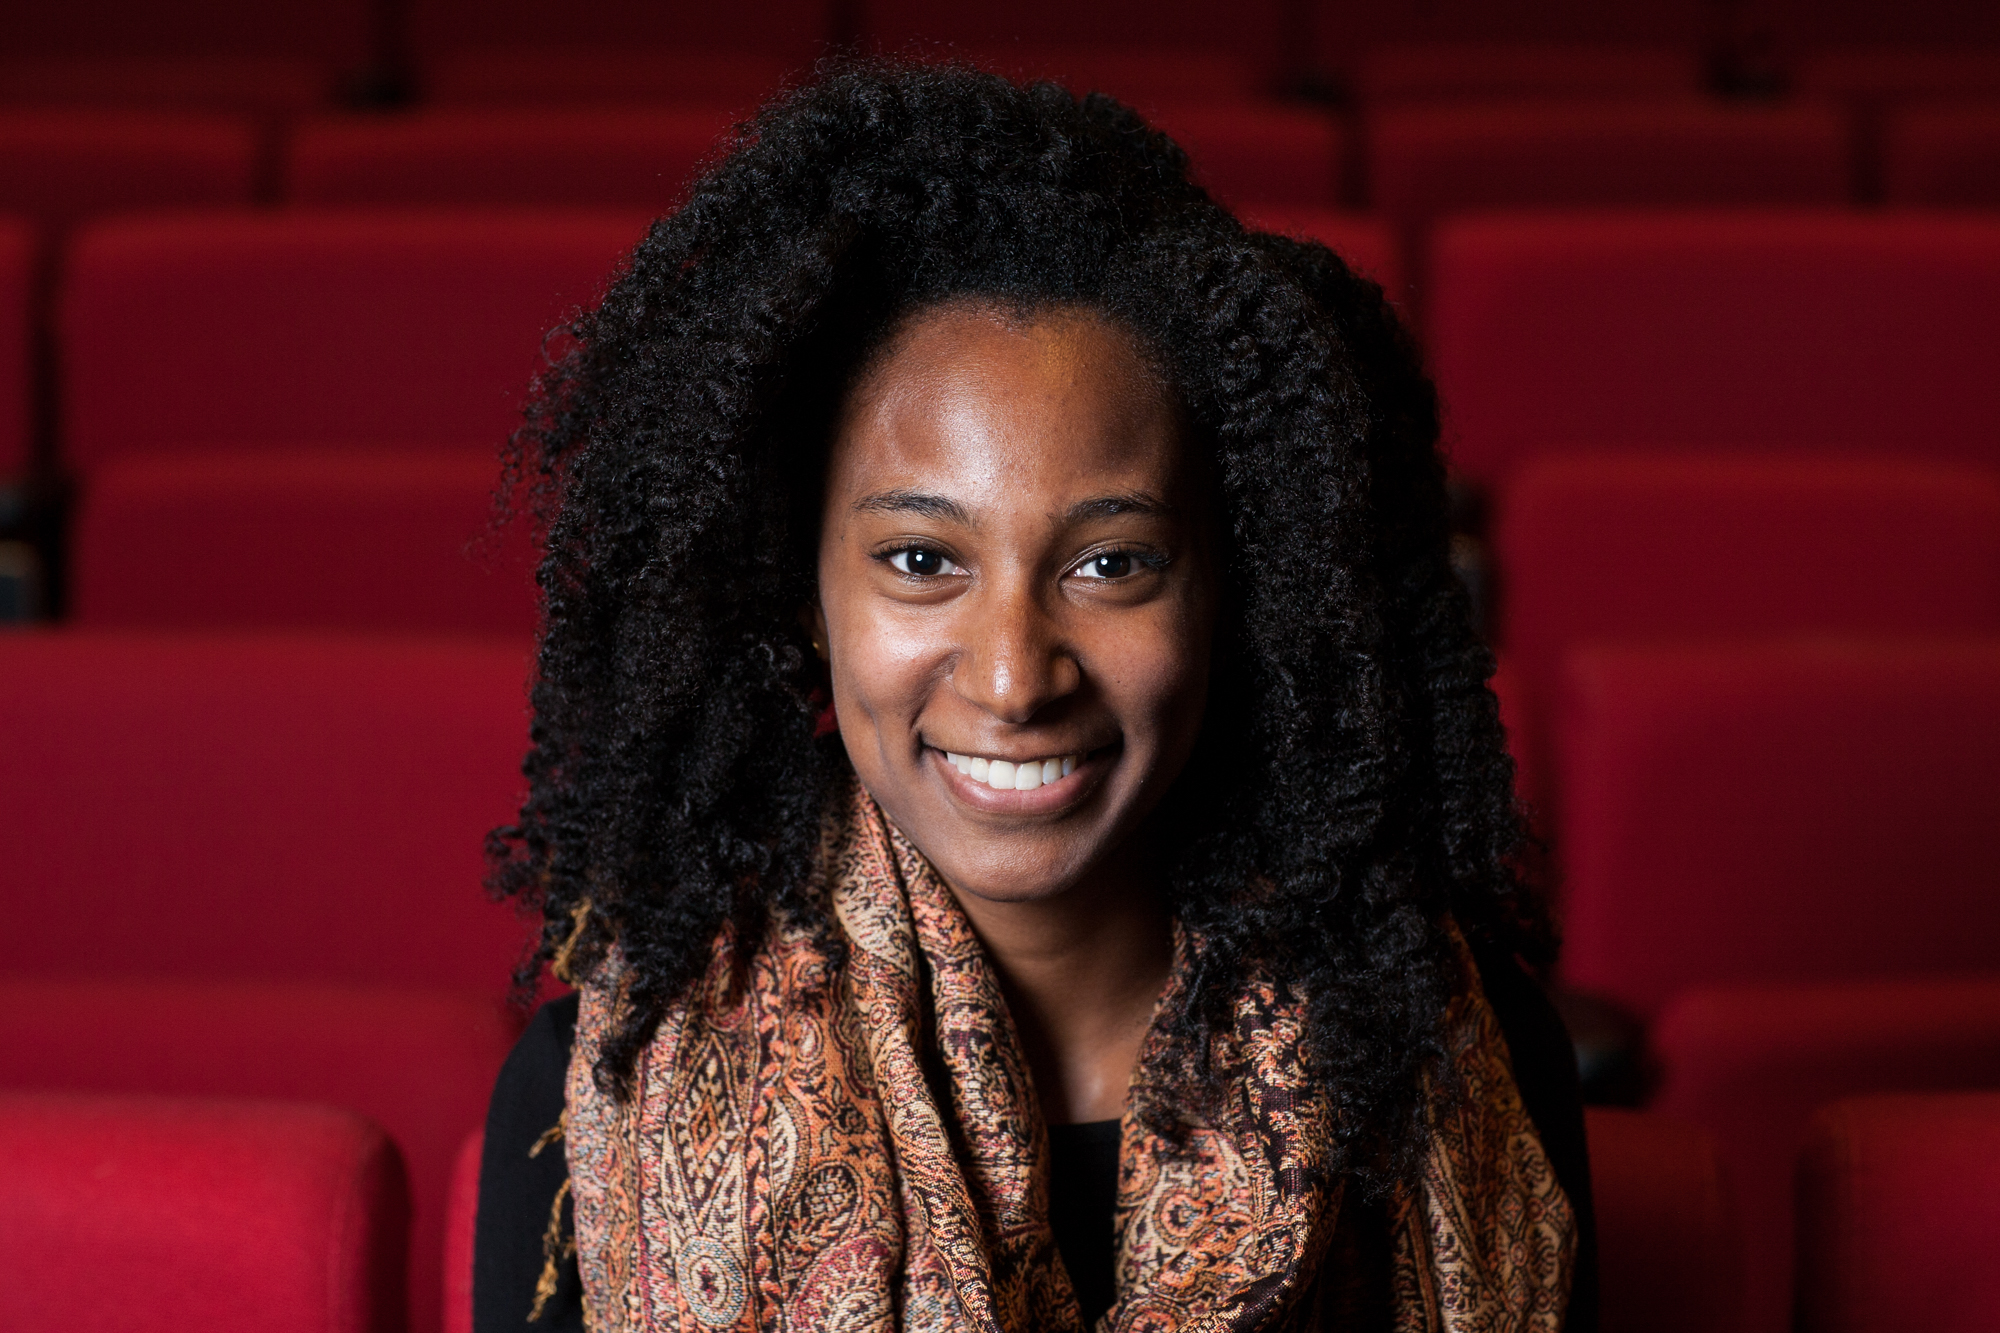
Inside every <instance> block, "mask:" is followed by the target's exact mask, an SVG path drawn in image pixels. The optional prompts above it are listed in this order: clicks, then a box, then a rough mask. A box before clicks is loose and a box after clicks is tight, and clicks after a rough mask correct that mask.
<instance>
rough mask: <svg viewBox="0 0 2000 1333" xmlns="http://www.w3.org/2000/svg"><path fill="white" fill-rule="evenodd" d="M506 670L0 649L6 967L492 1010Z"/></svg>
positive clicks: (346, 659) (512, 949) (453, 658)
mask: <svg viewBox="0 0 2000 1333" xmlns="http://www.w3.org/2000/svg"><path fill="white" fill-rule="evenodd" d="M527 658H528V654H527V652H526V650H525V648H524V647H516V646H491V645H488V644H485V643H476V642H456V643H455V642H450V641H437V642H424V641H412V640H380V641H375V640H368V639H362V638H332V637H326V638H321V637H314V636H306V635H301V636H296V637H287V636H265V637H258V638H251V637H247V636H237V637H229V636H216V637H199V636H168V635H145V634H115V633H101V634H100V633H86V632H80V631H79V632H74V633H71V632H39V633H24V634H16V635H11V636H6V637H4V638H0V680H4V681H5V682H6V688H5V689H4V690H0V735H4V736H6V737H7V746H8V758H7V762H6V763H5V764H4V765H0V843H4V844H5V845H6V846H8V847H10V848H11V849H12V850H11V851H10V853H9V862H8V871H7V874H6V875H5V876H4V877H0V912H4V913H5V916H6V919H7V921H8V939H9V941H10V944H11V946H12V950H11V956H12V957H13V958H14V959H15V960H16V962H15V966H28V967H32V968H34V969H36V970H42V971H68V972H76V971H90V972H93V973H105V974H125V975H153V976H170V977H172V976H178V977H217V976H234V977H243V978H254V979H265V980H298V979H302V978H316V979H325V980H337V981H356V982H382V983H392V984H419V985H440V986H464V987H470V988H474V989H478V990H482V991H485V992H486V993H488V994H498V993H499V992H500V991H502V990H504V989H505V987H506V985H507V978H508V975H509V972H510V970H511V968H512V966H513V964H514V962H515V960H516V959H517V958H518V957H519V956H520V952H521V950H522V948H523V946H524V944H525V942H526V938H527V928H526V927H525V926H524V924H523V923H521V922H520V921H518V920H517V919H516V918H515V915H514V913H513V911H512V909H511V908H509V907H506V906H502V905H499V904H495V903H491V902H488V901H487V900H486V898H485V897H484V895H483V894H482V892H481V889H480V882H481V879H482V877H483V875H484V873H485V870H484V858H483V854H482V843H483V840H484V838H485V835H486V833H487V831H488V830H489V829H492V828H494V827H495V826H497V825H500V824H503V823H506V822H507V821H509V820H510V819H511V818H512V817H513V815H514V813H515V812H516V810H517V809H518V806H519V800H520V797H521V795H522V794H523V791H522V781H521V777H520V763H521V755H522V752H523V750H524V749H525V742H526V730H527V728H526V711H527V710H526V702H525V698H524V693H523V683H524V681H525V679H526V677H527V672H528V666H529V663H528V660H527ZM455 1128H456V1127H455Z"/></svg>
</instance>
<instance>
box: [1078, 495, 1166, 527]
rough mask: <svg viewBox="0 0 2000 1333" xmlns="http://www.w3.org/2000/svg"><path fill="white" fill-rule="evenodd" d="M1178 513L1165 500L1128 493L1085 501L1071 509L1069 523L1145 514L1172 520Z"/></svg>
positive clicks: (1102, 496) (1153, 496)
mask: <svg viewBox="0 0 2000 1333" xmlns="http://www.w3.org/2000/svg"><path fill="white" fill-rule="evenodd" d="M1176 512H1177V511H1176V510H1175V509H1174V507H1173V506H1172V505H1170V504H1168V503H1167V502H1166V501H1165V500H1162V499H1160V498H1159V497H1158V496H1156V495H1148V494H1147V493H1146V492H1144V491H1128V492H1126V493H1125V494H1123V495H1100V496H1098V497H1097V498H1096V499H1094V500H1084V501H1081V502H1079V503H1077V504H1073V505H1071V506H1070V509H1069V521H1070V522H1072V523H1087V522H1089V521H1090V520H1092V519H1097V518H1116V517H1118V516H1119V515H1120V514H1144V515H1146V516H1148V517H1151V518H1172V517H1173V516H1174V515H1175V513H1176Z"/></svg>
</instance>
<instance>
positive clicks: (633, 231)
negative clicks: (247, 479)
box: [61, 211, 642, 469]
mask: <svg viewBox="0 0 2000 1333" xmlns="http://www.w3.org/2000/svg"><path fill="white" fill-rule="evenodd" d="M641 233H642V224H641V222H640V220H639V218H638V217H637V215H627V214H589V213H571V214H555V213H549V214H513V215H508V214H473V213H442V212H440V213H424V214H414V213H413V214H373V215H370V214H338V213H313V212H304V211H301V212H293V213H286V214H280V215H276V216H243V217H217V216H209V217H187V218H172V219H154V220H133V221H128V222H117V223H105V224H103V225H101V226H99V227H96V228H93V229H91V230H90V231H89V232H88V233H86V234H85V235H83V236H81V237H79V238H78V240H77V242H76V244H75V247H74V250H73V253H72V255H71V258H70V265H69V277H68V282H67V290H66V292H65V294H64V299H63V306H62V311H61V319H62V336H63V344H64V348H65V356H64V365H63V369H64V381H63V389H64V403H65V406H66V411H65V426H66V439H65V446H66V448H67V450H68V454H69V459H70V461H71V462H72V463H74V464H76V465H78V466H80V467H82V468H84V469H88V468H90V467H92V466H94V465H96V464H97V463H99V462H101V461H102V460H104V459H106V458H109V457H112V456H113V455H117V454H125V453H139V452H157V451H161V450H189V449H235V448H258V449H262V448H268V447H270V446H272V445H274V444H292V445H320V446H332V447H345V446H349V445H365V446H373V447H378V448H379V447H382V446H401V445H406V444H409V443H411V442H413V441H417V442H422V443H425V444H437V445H451V444H466V445H472V446H477V447H480V448H488V449H490V448H494V447H495V446H497V445H498V443H499V442H500V441H501V440H503V439H505V438H506V436H507V434H508V432H509V431H511V430H512V429H513V428H514V427H515V426H516V425H518V424H519V422H520V416H519V410H520V404H521V403H522V401H523V400H524V399H525V397H526V394H527V388H528V382H529V378H530V376H532V375H533V373H534V372H535V370H536V369H537V368H538V366H539V365H540V364H541V362H540V348H541V346H542V339H543V337H544V335H545V332H546V331H547V330H548V329H550V328H552V327H554V326H555V325H556V324H557V323H558V322H559V321H561V320H562V319H563V318H564V316H565V314H566V312H568V311H570V310H571V309H573V308H575V307H577V306H579V305H582V304H585V303H588V302H591V301H593V300H594V299H595V298H596V296H597V294H598V293H599V292H600V291H601V290H602V288H603V285H604V283H605V281H606V279H607V278H608V276H609V275H610V273H611V271H612V269H613V267H614V266H615V265H616V263H617V262H618V259H619V257H620V256H621V255H622V254H623V253H624V252H625V251H627V250H628V249H629V248H630V247H631V246H632V245H633V244H634V243H635V242H636V241H637V240H638V238H639V236H640V235H641ZM302 312H309V313H310V317H309V318H302V317H301V315H302Z"/></svg>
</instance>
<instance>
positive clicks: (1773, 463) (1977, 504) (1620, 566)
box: [1493, 454, 2000, 799]
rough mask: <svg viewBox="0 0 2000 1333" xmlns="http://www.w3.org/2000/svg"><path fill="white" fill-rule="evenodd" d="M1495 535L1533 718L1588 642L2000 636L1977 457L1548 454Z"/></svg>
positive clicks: (1988, 503) (1999, 556)
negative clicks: (1565, 665)
mask: <svg viewBox="0 0 2000 1333" xmlns="http://www.w3.org/2000/svg"><path fill="white" fill-rule="evenodd" d="M1493 546H1494V553H1495V555H1496V557H1497V559H1498V564H1499V568H1500V570H1501V571H1502V573H1503V575H1504V579H1505V583H1504V586H1503V588H1502V606H1503V608H1504V614H1503V615H1502V616H1501V617H1500V624H1501V636H1500V637H1501V641H1502V643H1503V644H1504V645H1505V647H1506V649H1507V652H1508V655H1509V657H1510V659H1511V660H1512V662H1513V663H1514V665H1515V666H1516V667H1518V668H1519V670H1520V672H1521V676H1522V682H1523V684H1524V686H1525V687H1526V689H1527V691H1528V693H1529V695H1530V696H1531V697H1530V698H1529V699H1527V700H1524V702H1526V703H1527V705H1528V711H1529V714H1530V718H1531V719H1540V718H1545V717H1547V716H1548V709H1549V708H1550V706H1551V705H1552V703H1553V700H1554V691H1555V686H1556V681H1557V679H1558V677H1559V675H1560V669H1561V664H1562V661H1563V658H1564V656H1565V655H1566V654H1567V653H1568V652H1569V651H1571V650H1572V649H1573V648H1575V647H1577V646H1578V645H1580V644H1584V643H1590V642H1600V643H1601V642H1607V641H1608V642H1628V643H1629V642H1635V641H1637V642H1656V643H1657V642H1665V641H1672V640H1676V639H1683V640H1684V639H1699V638H1717V637H1727V636H1742V635H1771V634H1797V633H1862V634H1865V633H1899V634H1949V633H1958V632H1968V631H1971V632H1978V631H1988V632H1994V633H2000V473H1995V472H1993V471H1990V470H1988V469H1984V468H1976V467H1969V466H1965V465H1961V464H1952V463H1932V462H1926V461H1922V460H1907V461H1906V460H1900V459H1879V458H1878V459H1862V458H1855V459H1839V460H1817V461H1816V460H1808V459H1795V458H1716V457H1696V456H1661V455H1623V454H1598V455H1592V454H1579V455H1573V456H1570V457H1562V458H1549V459H1541V460H1537V461H1534V462H1530V463H1528V464H1526V465H1525V466H1523V467H1522V468H1521V469H1520V471H1518V472H1517V473H1515V475H1514V477H1513V479H1512V480H1511V481H1509V482H1508V483H1507V484H1506V485H1505V486H1504V487H1502V489H1501V491H1500V494H1499V497H1498V506H1497V514H1496V522H1495V525H1494V541H1493ZM1545 745H1546V738H1545V737H1544V736H1542V735H1540V734H1539V732H1536V733H1534V734H1533V740H1532V744H1531V745H1530V747H1529V748H1531V749H1533V750H1537V751H1539V750H1541V749H1543V748H1544V746H1545ZM1538 795H1540V796H1541V797H1543V798H1544V799H1546V797H1547V796H1548V793H1538Z"/></svg>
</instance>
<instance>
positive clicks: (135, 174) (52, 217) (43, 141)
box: [0, 109, 257, 227]
mask: <svg viewBox="0 0 2000 1333" xmlns="http://www.w3.org/2000/svg"><path fill="white" fill-rule="evenodd" d="M256 172H257V135H256V131H255V129H254V128H253V127H252V126H251V125H250V124H249V122H247V121H237V120H232V119H228V118H225V117H220V116H203V115H195V114H173V113H168V112H154V113H145V112H122V111H80V110H79V111H59V110H19V109H15V110H8V111H5V112H0V209H4V210H6V211H8V212H12V213H18V214H23V215H26V216H28V217H31V218H33V219H34V220H35V221H37V222H39V223H41V224H42V225H44V226H51V227H53V226H65V225H68V224H69V223H72V222H75V221H76V220H77V219H79V218H82V217H86V216H89V215H92V214H97V213H109V212H114V211H119V210H128V209H143V208H167V207H178V206H183V205H214V204H247V203H249V202H250V200H251V198H252V196H253V194H254V193H255V189H256Z"/></svg>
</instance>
